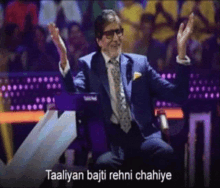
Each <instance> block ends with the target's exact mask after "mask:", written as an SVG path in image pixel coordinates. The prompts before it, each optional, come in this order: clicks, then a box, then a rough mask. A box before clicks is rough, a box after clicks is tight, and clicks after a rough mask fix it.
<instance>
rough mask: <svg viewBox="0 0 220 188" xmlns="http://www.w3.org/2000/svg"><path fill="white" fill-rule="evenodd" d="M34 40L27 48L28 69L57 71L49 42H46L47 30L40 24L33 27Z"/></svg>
mask: <svg viewBox="0 0 220 188" xmlns="http://www.w3.org/2000/svg"><path fill="white" fill-rule="evenodd" d="M33 35H34V42H33V45H32V47H31V48H29V49H28V56H27V60H28V71H58V68H57V61H56V60H55V58H54V51H52V50H51V49H53V48H51V44H48V43H47V42H46V36H47V32H46V30H45V29H44V28H43V27H41V26H36V27H35V28H34V32H33Z"/></svg>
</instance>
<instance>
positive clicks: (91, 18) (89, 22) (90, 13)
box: [78, 0, 117, 43]
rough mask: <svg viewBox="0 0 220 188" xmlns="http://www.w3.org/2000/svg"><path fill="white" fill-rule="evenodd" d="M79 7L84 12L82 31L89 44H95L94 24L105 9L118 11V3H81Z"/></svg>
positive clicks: (94, 1)
mask: <svg viewBox="0 0 220 188" xmlns="http://www.w3.org/2000/svg"><path fill="white" fill-rule="evenodd" d="M78 3H79V6H80V8H81V11H82V12H83V19H82V29H83V31H84V33H85V36H86V40H87V41H88V42H89V43H96V42H95V33H94V22H95V18H96V17H97V16H98V15H100V14H101V12H102V10H103V9H114V10H116V11H117V7H116V1H112V0H105V1H96V0H90V1H79V2H78Z"/></svg>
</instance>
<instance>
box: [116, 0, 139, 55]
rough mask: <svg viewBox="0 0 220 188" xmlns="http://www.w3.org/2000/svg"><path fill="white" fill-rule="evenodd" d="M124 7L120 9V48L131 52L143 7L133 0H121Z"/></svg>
mask: <svg viewBox="0 0 220 188" xmlns="http://www.w3.org/2000/svg"><path fill="white" fill-rule="evenodd" d="M123 4H124V7H123V8H122V9H121V10H120V17H121V21H122V27H123V28H124V39H123V45H122V50H123V51H124V52H132V50H133V48H134V43H135V41H136V40H137V39H138V29H139V22H140V18H141V15H142V13H143V8H142V6H141V4H139V3H137V2H135V1H134V0H131V1H127V0H124V1H123Z"/></svg>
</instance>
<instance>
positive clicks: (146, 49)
mask: <svg viewBox="0 0 220 188" xmlns="http://www.w3.org/2000/svg"><path fill="white" fill-rule="evenodd" d="M154 28H155V16H154V15H153V14H143V15H142V16H141V21H140V30H141V35H142V36H141V38H140V40H138V41H137V42H136V43H135V45H134V49H133V52H134V53H138V54H142V55H146V56H147V58H148V61H149V62H150V64H151V66H152V67H153V68H154V69H156V70H157V71H159V72H160V71H163V69H164V65H165V54H166V53H165V52H166V51H165V45H164V44H163V43H161V42H159V41H158V40H156V39H153V38H152V35H153V33H154Z"/></svg>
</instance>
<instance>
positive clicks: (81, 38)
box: [0, 0, 220, 74]
mask: <svg viewBox="0 0 220 188" xmlns="http://www.w3.org/2000/svg"><path fill="white" fill-rule="evenodd" d="M219 5H220V4H219V2H218V1H203V0H193V1H178V0H174V1H166V0H155V1H150V0H147V1H139V0H131V1H126V0H123V1H118V2H116V1H110V0H105V1H95V0H91V1H65V0H51V1H44V0H41V1H39V2H34V1H31V0H28V1H24V0H11V1H9V2H7V3H4V4H2V3H0V60H1V63H0V71H1V72H2V71H3V72H4V71H9V72H12V71H57V67H56V66H55V65H56V64H57V62H58V61H59V55H58V53H57V51H56V48H55V46H54V44H53V43H51V41H50V37H48V32H47V24H48V23H49V22H55V23H56V25H57V26H58V27H59V28H60V32H61V36H62V37H63V38H64V41H65V43H66V44H67V50H68V57H69V60H70V64H71V67H72V69H73V71H74V74H75V73H76V71H77V70H78V64H77V59H78V58H79V57H81V56H83V55H85V54H87V53H89V52H92V51H95V50H96V47H97V46H96V42H95V36H94V25H93V23H94V19H95V18H96V16H97V15H99V14H100V13H101V11H102V10H103V9H106V8H108V9H114V10H116V12H118V13H119V14H120V17H121V20H122V27H123V28H124V43H123V51H124V52H134V53H138V54H142V55H146V56H147V57H148V60H149V62H150V63H151V65H152V67H153V68H155V69H156V70H157V71H159V72H161V71H164V70H166V69H168V70H175V69H174V66H175V61H176V60H175V58H176V54H177V46H176V34H177V31H178V26H179V24H180V22H185V21H186V19H187V17H188V15H189V14H190V13H191V12H194V13H195V15H196V20H195V22H196V24H195V25H196V27H195V31H194V34H193V35H192V38H191V39H190V40H189V42H188V46H187V54H188V55H189V56H190V58H191V60H192V64H193V65H194V68H195V69H198V70H201V69H209V70H219V69H220V67H219V40H220V39H219V18H218V17H219V7H220V6H219ZM142 7H144V8H142ZM38 9H39V14H38ZM215 13H216V15H215ZM178 16H179V17H180V19H179V18H178ZM214 18H215V19H214ZM38 20H39V23H38ZM215 21H216V22H215ZM45 64H46V65H47V66H43V65H45ZM43 67H44V68H43Z"/></svg>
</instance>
